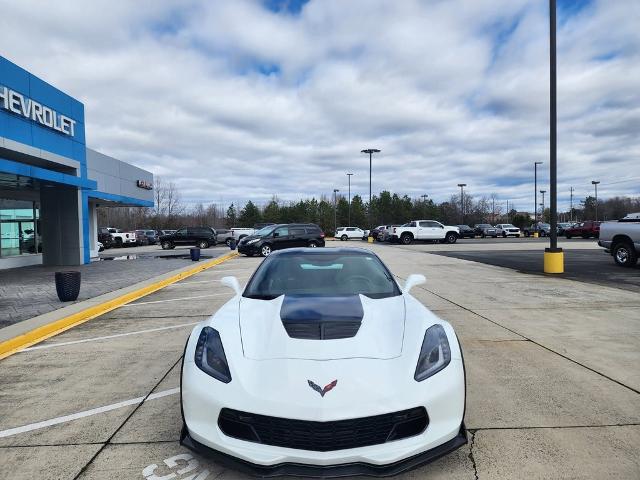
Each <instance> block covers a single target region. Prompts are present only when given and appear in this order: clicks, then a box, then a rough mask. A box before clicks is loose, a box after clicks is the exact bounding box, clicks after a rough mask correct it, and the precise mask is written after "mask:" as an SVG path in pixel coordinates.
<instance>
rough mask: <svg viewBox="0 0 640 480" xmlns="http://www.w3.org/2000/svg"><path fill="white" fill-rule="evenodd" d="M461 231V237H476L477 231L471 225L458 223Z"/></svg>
mask: <svg viewBox="0 0 640 480" xmlns="http://www.w3.org/2000/svg"><path fill="white" fill-rule="evenodd" d="M456 227H458V230H459V231H460V238H476V232H475V230H474V229H473V228H471V227H470V226H469V225H456Z"/></svg>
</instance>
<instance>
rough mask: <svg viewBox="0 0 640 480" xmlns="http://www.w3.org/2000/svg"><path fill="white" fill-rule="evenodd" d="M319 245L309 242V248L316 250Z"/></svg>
mask: <svg viewBox="0 0 640 480" xmlns="http://www.w3.org/2000/svg"><path fill="white" fill-rule="evenodd" d="M317 246H318V244H317V243H316V242H314V241H311V242H309V248H316V247H317Z"/></svg>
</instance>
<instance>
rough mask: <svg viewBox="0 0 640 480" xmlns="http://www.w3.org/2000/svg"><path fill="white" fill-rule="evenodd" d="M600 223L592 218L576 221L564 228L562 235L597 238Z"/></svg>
mask: <svg viewBox="0 0 640 480" xmlns="http://www.w3.org/2000/svg"><path fill="white" fill-rule="evenodd" d="M600 223H602V222H594V221H593V220H587V221H585V222H582V223H576V224H575V225H574V226H573V227H569V228H566V229H565V230H564V236H565V237H567V238H571V237H582V238H591V237H592V238H598V237H599V236H600Z"/></svg>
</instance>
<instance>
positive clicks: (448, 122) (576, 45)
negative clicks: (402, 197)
mask: <svg viewBox="0 0 640 480" xmlns="http://www.w3.org/2000/svg"><path fill="white" fill-rule="evenodd" d="M2 11H3V15H2V17H0V45H2V46H3V50H2V54H3V55H4V56H6V57H8V58H9V59H10V60H12V61H14V62H15V63H17V64H18V65H20V66H22V67H24V68H26V69H28V70H30V71H31V72H33V73H35V74H37V75H39V76H41V77H42V78H44V79H45V80H47V81H49V82H51V83H53V84H54V85H56V86H58V87H59V88H61V89H62V90H64V91H66V92H68V93H70V94H71V95H73V96H76V97H78V98H80V99H81V100H82V101H84V102H85V106H86V116H87V139H88V143H89V145H90V146H92V147H93V148H97V149H98V150H101V151H103V152H105V153H107V154H111V155H114V156H116V157H118V158H121V159H123V160H126V161H130V162H132V163H135V164H137V165H140V166H141V167H143V168H148V169H150V170H152V171H153V172H155V173H156V174H159V175H162V176H164V177H167V178H172V179H173V180H174V181H175V182H176V183H177V184H178V185H179V186H180V187H181V189H182V190H183V194H184V197H185V198H186V199H187V200H188V201H191V202H198V201H203V202H211V201H214V202H219V201H225V202H229V201H232V200H234V201H238V200H240V201H246V200H248V199H253V200H257V201H264V200H266V199H268V198H270V197H271V195H272V194H277V195H278V197H279V198H281V199H295V198H298V197H299V196H311V195H315V196H319V195H322V194H325V195H328V194H330V192H331V191H332V189H333V188H341V189H346V175H345V173H346V172H347V171H350V172H354V173H355V174H356V175H355V176H354V177H353V179H352V180H353V182H352V192H354V193H360V194H363V195H364V196H366V195H367V194H368V159H367V158H366V157H365V156H364V155H362V154H360V153H359V151H360V150H361V149H362V148H364V147H369V146H372V147H377V148H381V149H382V150H383V152H382V153H381V154H380V155H378V156H377V158H376V159H375V167H374V182H373V183H374V191H379V190H381V189H383V188H384V189H390V190H392V191H395V192H398V193H401V194H402V193H407V194H409V195H411V196H414V197H417V196H419V195H421V194H423V193H428V194H429V195H430V196H431V197H432V198H435V199H437V200H443V199H446V198H447V197H448V196H449V195H450V194H452V193H455V192H456V191H457V188H456V184H457V183H459V182H465V183H467V184H468V185H469V186H468V190H469V191H470V192H471V193H472V194H475V195H483V194H487V195H488V194H490V193H491V192H496V193H498V195H499V196H500V197H501V198H503V199H504V200H506V199H509V200H510V201H511V202H514V203H515V205H516V207H518V208H520V209H527V208H531V203H532V200H531V198H530V197H531V196H532V195H531V191H532V190H533V185H532V183H533V182H532V170H533V168H532V163H533V162H534V161H536V160H542V161H547V159H548V110H549V105H548V88H549V86H548V20H547V16H546V15H547V12H546V3H545V2H538V1H533V0H530V1H525V0H518V1H515V0H500V1H497V0H493V1H477V0H459V1H410V0H405V1H402V2H388V1H383V0H379V1H371V0H361V1H349V2H344V1H340V0H323V1H317V0H313V1H311V2H310V3H308V4H307V5H306V6H305V7H304V9H303V10H302V12H301V13H300V15H297V16H296V15H288V14H287V15H282V14H276V13H273V12H270V11H268V10H267V9H265V8H264V7H263V6H262V4H261V3H259V2H257V1H247V0H238V1H233V2H228V1H202V2H197V1H195V0H193V1H188V2H186V1H178V0H175V1H163V2H157V1H147V2H113V1H109V2H106V1H104V2H103V1H92V2H79V1H78V2H71V1H62V2H53V3H52V2H43V1H39V0H24V1H21V2H10V3H7V4H5V5H3V8H2ZM561 20H562V24H561V27H560V29H559V32H558V62H559V64H558V73H559V83H558V93H559V97H558V108H559V144H558V145H559V152H558V153H559V162H560V164H559V181H560V184H559V192H560V194H561V202H562V203H566V202H568V191H569V186H570V185H573V186H574V187H575V188H576V193H577V195H578V196H579V197H580V196H585V195H587V194H589V193H590V192H591V184H590V181H591V180H592V179H594V178H597V179H600V180H601V181H602V184H601V188H600V190H599V193H601V195H603V196H610V195H616V194H636V195H637V194H639V193H640V181H635V182H633V181H631V182H625V183H616V184H612V185H610V186H607V183H613V182H616V181H619V180H621V179H623V178H625V177H634V178H635V177H638V176H639V175H640V173H638V172H640V170H639V169H638V164H639V158H640V147H639V146H638V138H640V91H639V90H638V88H637V86H638V81H637V79H638V78H640V61H639V60H640V58H639V57H640V31H639V30H638V29H637V25H638V24H639V23H640V22H639V21H640V7H638V6H635V5H633V4H631V5H630V4H629V2H624V1H622V0H610V1H607V2H604V1H600V2H596V3H594V4H593V5H590V6H588V7H587V8H585V9H584V10H582V11H581V12H578V13H576V14H575V15H573V16H572V17H570V18H561ZM496 39H500V40H499V41H498V43H496ZM260 69H262V73H261V71H260ZM270 71H271V72H272V73H270V74H269V72H270ZM547 164H548V162H547ZM545 166H546V165H545ZM539 173H540V174H541V175H540V176H541V178H542V183H543V182H544V180H545V179H546V174H545V172H544V171H542V172H539Z"/></svg>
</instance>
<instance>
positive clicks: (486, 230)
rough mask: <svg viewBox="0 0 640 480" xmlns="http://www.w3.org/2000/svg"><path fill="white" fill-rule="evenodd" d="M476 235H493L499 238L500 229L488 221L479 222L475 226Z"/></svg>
mask: <svg viewBox="0 0 640 480" xmlns="http://www.w3.org/2000/svg"><path fill="white" fill-rule="evenodd" d="M473 230H474V232H476V235H477V236H479V237H482V238H485V237H493V238H498V229H497V228H496V227H494V226H492V225H489V224H488V223H478V224H476V225H474V226H473Z"/></svg>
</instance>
